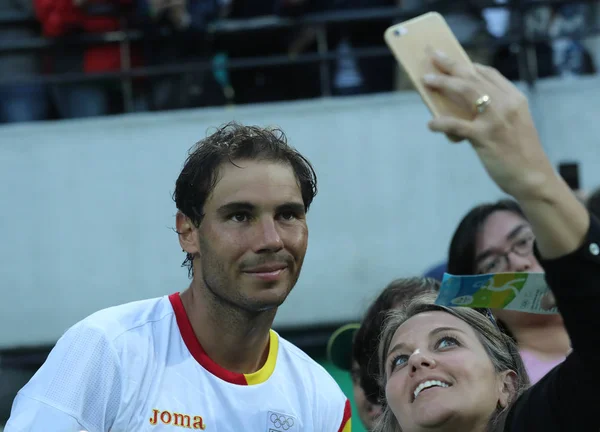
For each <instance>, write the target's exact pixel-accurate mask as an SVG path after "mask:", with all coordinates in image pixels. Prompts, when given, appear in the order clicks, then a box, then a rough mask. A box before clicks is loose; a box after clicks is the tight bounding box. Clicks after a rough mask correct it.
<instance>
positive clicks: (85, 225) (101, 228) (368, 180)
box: [0, 79, 600, 348]
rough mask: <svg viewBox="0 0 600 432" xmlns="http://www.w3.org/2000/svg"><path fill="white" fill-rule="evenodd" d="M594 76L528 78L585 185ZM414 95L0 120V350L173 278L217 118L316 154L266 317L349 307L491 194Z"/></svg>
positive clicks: (423, 261)
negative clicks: (185, 212) (284, 295)
mask: <svg viewBox="0 0 600 432" xmlns="http://www.w3.org/2000/svg"><path fill="white" fill-rule="evenodd" d="M598 96H600V82H599V81H598V80H596V79H592V80H587V81H581V82H576V83H569V84H568V86H565V84H564V83H552V82H548V83H543V84H542V85H540V86H539V87H538V90H537V93H536V95H534V100H533V102H532V109H533V111H534V113H535V115H536V118H537V121H538V124H539V125H540V128H541V135H542V137H543V138H544V142H545V145H546V147H547V149H548V153H549V155H550V157H551V158H552V160H553V161H555V162H558V161H559V160H560V159H562V158H575V159H578V160H581V161H582V162H583V173H582V174H583V184H584V185H585V186H588V187H591V186H594V185H595V184H600V170H598V167H600V153H599V152H598V145H597V138H596V137H597V136H598V134H597V132H600V116H599V115H598V113H599V110H598V109H597V108H596V107H597V106H598V105H597V104H596V102H595V101H596V100H597V99H598ZM428 118H429V114H428V113H427V111H426V110H425V108H424V107H423V105H422V104H421V102H420V100H419V98H418V96H416V95H415V94H412V93H409V94H393V95H381V96H371V97H355V98H348V99H336V100H318V101H307V102H302V103H285V104H271V105H264V106H252V107H243V108H236V109H212V110H197V111H186V112H177V113H165V114H162V113H161V114H144V115H130V116H120V117H113V118H102V119H94V120H85V121H73V122H71V121H64V122H54V123H40V124H33V125H16V126H10V127H4V128H1V129H0V199H1V207H0V209H1V210H2V211H1V212H0V284H1V285H0V286H1V287H2V300H3V301H2V302H0V348H2V347H11V346H21V345H35V344H43V343H53V342H54V341H55V340H56V339H57V338H58V337H59V336H60V335H61V334H62V332H63V331H64V330H65V329H66V328H67V327H69V326H70V325H72V324H73V323H75V322H76V321H77V320H79V319H81V318H83V317H85V316H86V315H88V314H90V313H92V312H94V311H96V310H98V309H101V308H104V307H108V306H111V305H116V304H119V303H123V302H127V301H132V300H136V299H142V298H148V297H154V296H160V295H164V294H169V293H172V292H174V291H178V290H183V289H184V288H185V287H186V286H187V284H188V280H187V273H186V270H185V269H182V268H180V263H181V261H182V260H183V258H184V256H183V253H182V252H181V249H180V248H179V246H178V242H177V237H176V235H175V234H174V233H173V231H172V227H173V226H174V215H175V211H176V210H175V206H174V203H173V202H172V200H171V193H172V192H173V188H174V182H175V179H176V178H177V175H178V174H179V170H180V169H181V166H182V164H183V161H184V159H185V156H186V152H187V150H188V148H189V147H190V146H191V145H193V144H194V143H195V142H196V141H198V140H199V139H201V138H202V137H204V136H205V134H206V132H207V129H208V128H209V127H211V126H216V125H219V124H222V123H224V122H227V121H229V120H238V121H240V122H243V123H247V124H258V125H279V126H281V127H282V128H283V129H284V130H285V131H286V133H287V135H288V137H289V139H290V141H291V143H292V144H293V145H294V146H296V147H297V148H298V149H299V150H300V151H301V152H303V153H304V154H305V155H306V156H307V157H308V158H309V159H310V160H311V161H312V162H313V163H314V165H315V168H316V170H317V174H318V175H319V181H320V183H319V195H318V196H317V198H316V200H315V202H314V204H313V207H312V208H311V211H310V213H309V226H310V230H311V231H310V241H309V252H308V255H307V258H306V261H305V266H304V270H303V273H302V276H301V278H300V282H299V283H298V285H297V286H296V288H295V290H294V292H293V293H292V295H291V296H290V298H289V299H288V301H287V302H286V304H285V305H284V306H283V307H282V308H281V310H280V312H279V315H278V317H277V321H276V324H277V325H280V326H283V325H286V326H288V325H301V324H313V323H326V322H337V321H342V320H346V319H355V318H356V317H358V316H359V314H360V313H361V312H362V311H363V309H364V307H365V304H366V302H367V301H368V300H370V299H372V298H373V296H374V295H376V293H377V292H378V291H379V290H380V289H381V288H383V286H385V284H387V283H388V282H389V281H390V280H391V279H393V278H395V277H399V276H405V275H415V274H419V273H420V272H422V271H423V270H424V269H425V268H426V267H428V266H429V265H431V264H435V263H436V262H437V261H439V260H442V259H443V258H444V256H445V254H446V249H447V244H448V241H449V239H450V236H451V234H452V231H453V229H454V228H455V226H456V224H457V222H458V221H459V219H460V218H461V216H462V215H463V214H464V213H465V212H466V211H467V210H468V209H469V208H470V207H471V206H472V205H474V204H476V203H478V202H480V201H483V200H494V199H497V198H499V197H500V196H501V194H500V191H499V190H498V189H497V188H496V187H495V185H493V184H492V183H491V182H490V181H489V180H488V178H487V177H486V175H485V173H484V171H483V169H482V168H481V167H480V165H479V163H478V161H477V160H476V158H475V156H474V153H473V151H472V150H471V149H470V147H469V146H468V145H466V144H462V145H453V144H450V143H448V142H447V141H445V139H443V138H442V137H439V136H436V135H433V134H431V133H430V132H428V131H427V129H426V122H427V120H428Z"/></svg>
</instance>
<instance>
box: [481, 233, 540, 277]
mask: <svg viewBox="0 0 600 432" xmlns="http://www.w3.org/2000/svg"><path fill="white" fill-rule="evenodd" d="M534 242H535V237H534V236H533V234H530V235H528V236H526V237H523V238H521V239H519V240H517V241H515V243H513V245H512V246H511V247H510V249H508V250H507V251H506V252H502V253H496V254H494V255H490V256H489V257H486V258H485V259H484V260H483V261H482V262H481V263H480V264H479V265H478V266H477V269H478V271H477V273H479V274H488V273H503V272H506V271H507V270H508V268H509V266H510V261H509V255H510V254H511V253H514V254H516V255H519V256H522V257H528V256H530V255H531V254H532V253H533V243H534Z"/></svg>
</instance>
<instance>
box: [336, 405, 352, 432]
mask: <svg viewBox="0 0 600 432" xmlns="http://www.w3.org/2000/svg"><path fill="white" fill-rule="evenodd" d="M351 431H352V408H351V407H350V401H349V400H348V399H346V403H345V404H344V414H343V416H342V422H341V423H340V427H339V429H338V432H351Z"/></svg>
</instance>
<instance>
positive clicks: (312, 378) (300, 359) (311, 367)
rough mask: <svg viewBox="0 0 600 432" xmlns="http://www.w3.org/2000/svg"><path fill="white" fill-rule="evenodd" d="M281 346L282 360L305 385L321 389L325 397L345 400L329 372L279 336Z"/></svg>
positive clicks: (320, 391)
mask: <svg viewBox="0 0 600 432" xmlns="http://www.w3.org/2000/svg"><path fill="white" fill-rule="evenodd" d="M279 340H280V346H281V354H282V358H281V360H282V361H283V362H287V363H289V367H291V368H292V369H293V370H294V371H295V372H296V373H297V374H300V378H301V379H302V380H303V381H304V382H305V383H307V382H308V383H312V384H314V385H315V386H316V387H318V389H319V394H322V395H323V396H325V397H327V396H331V395H332V394H333V395H339V397H340V398H345V396H344V394H343V392H342V390H341V389H340V387H339V385H338V383H337V382H336V381H335V379H333V377H332V376H331V375H330V374H329V372H327V370H326V369H325V368H324V367H323V366H321V365H320V364H319V363H317V362H316V361H315V360H314V359H312V358H311V357H310V356H309V355H308V354H306V353H305V352H304V351H302V350H301V349H300V348H298V347H297V346H295V345H294V344H292V343H291V342H289V341H287V340H285V339H284V338H282V337H281V336H279ZM278 361H279V359H278Z"/></svg>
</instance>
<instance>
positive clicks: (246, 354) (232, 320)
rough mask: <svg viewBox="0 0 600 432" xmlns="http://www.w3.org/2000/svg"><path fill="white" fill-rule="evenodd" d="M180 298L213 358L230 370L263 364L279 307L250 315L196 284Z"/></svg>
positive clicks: (251, 369)
mask: <svg viewBox="0 0 600 432" xmlns="http://www.w3.org/2000/svg"><path fill="white" fill-rule="evenodd" d="M181 301H182V303H183V306H184V308H185V311H186V313H187V315H188V318H189V320H190V323H191V325H192V329H193V330H194V333H195V335H196V337H197V338H198V341H199V342H200V345H201V346H202V348H203V349H204V351H205V352H206V354H207V355H208V356H209V357H210V358H211V360H213V361H214V362H215V363H217V364H218V365H219V366H221V367H223V368H225V369H227V370H229V371H231V372H237V373H244V374H249V373H253V372H256V371H257V370H259V369H260V368H261V367H262V366H263V365H264V363H265V362H266V360H267V357H268V353H269V349H268V347H269V330H270V329H271V325H272V324H273V320H274V318H275V312H276V309H273V310H269V311H265V312H260V313H256V314H250V313H248V312H246V311H243V310H241V309H240V308H236V307H235V306H233V305H230V304H227V303H225V302H223V301H220V300H219V299H216V298H215V297H214V295H213V294H212V293H211V292H210V291H209V290H207V289H206V288H204V287H200V286H194V284H193V283H192V285H191V286H190V287H189V288H188V289H187V290H186V291H184V292H183V293H181Z"/></svg>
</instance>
